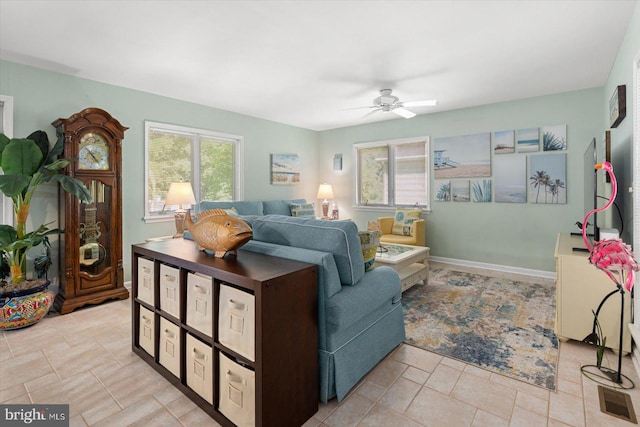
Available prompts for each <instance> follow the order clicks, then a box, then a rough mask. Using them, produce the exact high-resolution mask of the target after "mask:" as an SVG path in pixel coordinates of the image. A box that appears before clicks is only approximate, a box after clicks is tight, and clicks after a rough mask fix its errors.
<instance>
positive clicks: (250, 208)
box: [200, 200, 264, 215]
mask: <svg viewBox="0 0 640 427" xmlns="http://www.w3.org/2000/svg"><path fill="white" fill-rule="evenodd" d="M231 208H236V210H237V211H238V214H240V215H264V211H263V206H262V201H260V200H235V201H230V202H216V201H211V200H203V201H202V202H200V210H201V211H206V210H209V209H231Z"/></svg>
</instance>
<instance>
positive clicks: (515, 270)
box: [429, 256, 556, 280]
mask: <svg viewBox="0 0 640 427" xmlns="http://www.w3.org/2000/svg"><path fill="white" fill-rule="evenodd" d="M429 261H434V262H442V263H444V264H452V265H460V266H463V267H472V268H482V269H485V270H494V271H501V272H504V273H512V274H522V275H524V276H533V277H542V278H545V279H552V280H555V279H556V273H555V271H544V270H532V269H529V268H520V267H511V266H508V265H499V264H489V263H485V262H477V261H468V260H465V259H456V258H445V257H439V256H430V257H429Z"/></svg>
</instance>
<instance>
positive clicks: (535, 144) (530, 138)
mask: <svg viewBox="0 0 640 427" xmlns="http://www.w3.org/2000/svg"><path fill="white" fill-rule="evenodd" d="M516 145H517V146H518V153H530V152H532V151H540V135H539V132H538V128H528V129H518V132H517V133H516Z"/></svg>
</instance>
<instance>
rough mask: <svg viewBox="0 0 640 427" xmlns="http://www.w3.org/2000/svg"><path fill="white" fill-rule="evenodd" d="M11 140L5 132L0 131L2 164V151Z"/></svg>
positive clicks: (0, 158)
mask: <svg viewBox="0 0 640 427" xmlns="http://www.w3.org/2000/svg"><path fill="white" fill-rule="evenodd" d="M9 141H11V140H10V139H9V137H8V136H7V135H5V134H4V133H0V164H2V151H3V150H4V147H6V146H7V144H8V143H9Z"/></svg>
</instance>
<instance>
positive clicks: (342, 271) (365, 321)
mask: <svg viewBox="0 0 640 427" xmlns="http://www.w3.org/2000/svg"><path fill="white" fill-rule="evenodd" d="M252 228H253V240H251V241H249V242H247V243H246V244H245V245H244V246H242V248H241V250H247V251H252V252H259V253H264V254H267V255H271V256H276V257H281V258H288V259H293V260H298V261H304V262H308V263H313V264H316V265H318V338H319V342H318V346H319V355H318V356H319V366H320V367H319V375H320V400H321V401H323V402H327V401H328V400H329V399H332V398H333V397H337V399H338V401H340V400H342V399H343V398H344V397H345V396H346V395H347V393H348V392H349V390H351V388H352V387H353V386H354V385H355V384H356V383H357V382H358V381H359V380H360V379H361V378H362V377H363V376H364V375H365V374H366V373H367V372H369V371H370V370H371V369H372V368H373V367H374V366H375V365H376V364H377V363H378V362H380V361H381V360H382V359H383V358H384V357H385V356H386V355H387V354H388V353H389V352H391V351H392V350H393V349H394V348H395V347H397V346H398V345H399V344H400V343H402V341H403V340H404V337H405V332H404V319H403V313H402V306H401V303H400V299H401V296H402V293H401V291H400V279H399V277H398V274H397V273H396V272H395V270H393V269H391V268H390V267H386V266H378V267H376V268H375V269H373V270H370V271H368V272H365V269H364V259H363V257H362V251H361V247H360V239H359V237H358V229H357V226H356V224H355V223H353V222H351V221H322V220H316V219H315V218H295V217H291V216H284V215H266V216H261V217H258V218H255V219H254V220H253V221H252ZM300 285H301V286H304V284H300Z"/></svg>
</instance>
